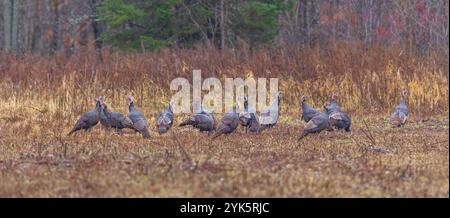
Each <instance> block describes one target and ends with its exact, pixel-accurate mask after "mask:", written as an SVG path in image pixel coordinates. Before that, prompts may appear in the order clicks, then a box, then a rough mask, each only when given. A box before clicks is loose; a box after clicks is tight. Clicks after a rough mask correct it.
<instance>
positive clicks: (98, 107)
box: [95, 101, 102, 114]
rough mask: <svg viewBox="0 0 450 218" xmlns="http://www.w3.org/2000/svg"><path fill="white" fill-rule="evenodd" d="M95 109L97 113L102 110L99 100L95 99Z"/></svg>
mask: <svg viewBox="0 0 450 218" xmlns="http://www.w3.org/2000/svg"><path fill="white" fill-rule="evenodd" d="M95 110H96V111H97V113H98V114H100V113H101V112H102V105H101V103H100V101H97V103H96V104H95Z"/></svg>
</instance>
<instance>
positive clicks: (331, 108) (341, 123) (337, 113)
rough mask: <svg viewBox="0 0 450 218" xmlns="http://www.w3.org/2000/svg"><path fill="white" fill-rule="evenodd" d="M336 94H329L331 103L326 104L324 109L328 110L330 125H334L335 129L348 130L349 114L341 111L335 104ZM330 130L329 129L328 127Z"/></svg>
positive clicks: (350, 122)
mask: <svg viewBox="0 0 450 218" xmlns="http://www.w3.org/2000/svg"><path fill="white" fill-rule="evenodd" d="M337 97H338V96H337V94H336V93H333V95H332V96H331V104H328V105H327V106H326V107H325V110H327V111H328V114H329V123H330V127H334V128H336V129H344V130H345V131H347V132H349V131H351V130H350V126H351V124H352V121H351V119H350V116H349V115H348V114H347V113H345V112H343V111H342V110H341V108H340V107H339V106H338V105H337ZM330 130H331V129H330Z"/></svg>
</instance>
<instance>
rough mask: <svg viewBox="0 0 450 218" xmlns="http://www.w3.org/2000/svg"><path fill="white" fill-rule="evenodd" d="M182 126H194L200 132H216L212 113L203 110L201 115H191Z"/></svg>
mask: <svg viewBox="0 0 450 218" xmlns="http://www.w3.org/2000/svg"><path fill="white" fill-rule="evenodd" d="M180 126H192V127H194V128H196V129H198V130H200V132H208V133H209V134H211V133H212V132H213V131H214V130H215V125H214V116H213V115H212V113H208V112H205V111H204V110H201V112H200V113H194V114H191V115H190V116H189V118H188V119H187V120H185V121H183V122H181V124H180Z"/></svg>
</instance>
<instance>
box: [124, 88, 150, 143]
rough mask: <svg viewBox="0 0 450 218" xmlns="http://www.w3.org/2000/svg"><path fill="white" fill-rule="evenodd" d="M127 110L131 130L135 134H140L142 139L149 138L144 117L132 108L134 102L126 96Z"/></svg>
mask: <svg viewBox="0 0 450 218" xmlns="http://www.w3.org/2000/svg"><path fill="white" fill-rule="evenodd" d="M128 101H129V105H128V110H129V114H128V117H129V118H130V120H131V122H132V125H133V129H134V130H136V131H137V132H139V133H141V134H142V136H143V137H144V138H150V132H149V131H148V129H149V128H148V122H147V119H146V118H145V116H144V115H143V114H142V113H141V112H139V111H137V110H136V108H135V107H134V100H133V97H131V96H128Z"/></svg>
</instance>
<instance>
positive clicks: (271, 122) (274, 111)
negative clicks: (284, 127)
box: [259, 92, 281, 131]
mask: <svg viewBox="0 0 450 218" xmlns="http://www.w3.org/2000/svg"><path fill="white" fill-rule="evenodd" d="M280 108H281V92H277V94H276V100H275V102H274V103H273V104H272V105H271V106H270V107H269V108H268V109H267V111H265V112H262V113H261V115H260V116H259V123H260V125H261V128H260V129H259V131H262V130H264V129H266V128H272V127H274V126H275V125H276V124H277V122H278V118H279V117H280Z"/></svg>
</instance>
